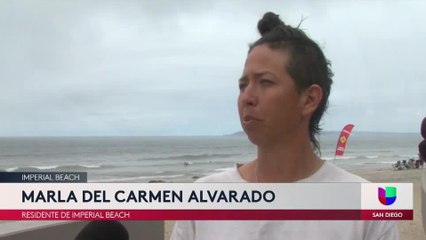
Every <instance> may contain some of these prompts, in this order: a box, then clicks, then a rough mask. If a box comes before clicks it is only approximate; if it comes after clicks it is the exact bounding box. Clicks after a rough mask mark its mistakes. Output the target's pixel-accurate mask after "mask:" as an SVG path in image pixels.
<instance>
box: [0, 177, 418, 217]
mask: <svg viewBox="0 0 426 240" xmlns="http://www.w3.org/2000/svg"><path fill="white" fill-rule="evenodd" d="M0 193H1V195H0V220H412V219H413V184H412V183H274V184H269V183H258V184H247V183H67V184H60V183H51V184H50V183H49V184H45V183H44V184H38V183H25V184H24V183H2V184H0Z"/></svg>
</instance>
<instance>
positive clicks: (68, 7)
mask: <svg viewBox="0 0 426 240" xmlns="http://www.w3.org/2000/svg"><path fill="white" fill-rule="evenodd" d="M266 11H274V12H276V13H277V14H279V15H280V16H281V18H282V19H283V20H284V21H285V22H286V23H287V24H290V25H293V26H297V24H298V23H299V22H300V20H301V18H305V20H304V21H303V23H302V26H301V28H302V29H304V30H305V31H306V32H307V34H308V35H309V36H311V37H312V38H313V39H314V40H316V41H317V42H318V43H319V45H320V46H321V47H322V48H323V50H324V53H325V54H326V56H327V58H328V59H329V60H330V61H331V62H332V69H333V72H334V74H335V76H334V84H333V86H332V92H331V95H330V105H329V109H328V111H327V113H326V114H325V116H324V118H323V121H322V127H323V129H324V130H325V131H339V130H340V129H341V128H342V127H343V126H344V125H345V124H347V123H353V124H355V129H354V130H355V131H368V132H419V128H420V123H421V121H422V119H423V118H424V117H425V116H426V107H425V103H426V100H425V96H424V92H425V90H426V81H425V80H423V79H422V78H424V77H425V76H426V69H425V68H424V67H422V65H423V64H422V63H423V62H424V60H423V58H424V56H426V46H423V44H424V42H426V29H425V28H424V27H423V26H422V23H423V22H425V20H426V16H424V14H423V13H424V12H425V11H426V2H424V1H402V0H399V1H397V0H394V1H321V2H318V1H274V2H272V1H271V2H259V1H208V0H206V1H179V2H177V1H171V0H164V1H155V2H154V1H81V0H80V1H47V0H36V1H30V0H17V1H12V0H4V1H0V52H1V54H0V86H1V94H0V111H1V112H2V113H3V114H2V117H1V118H0V125H1V126H2V127H1V128H0V136H144V135H146V136H153V135H156V136H157V135H158V136H171V135H224V134H231V133H234V132H238V131H240V130H241V126H240V124H239V119H238V114H237V104H236V99H237V95H238V78H239V76H240V74H241V71H242V67H243V63H244V60H245V57H246V54H247V49H248V44H249V43H251V42H253V41H255V40H256V39H257V38H258V37H259V34H258V33H257V31H256V25H257V21H258V20H259V19H260V18H261V17H262V15H263V13H265V12H266Z"/></svg>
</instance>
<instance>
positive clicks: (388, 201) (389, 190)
mask: <svg viewBox="0 0 426 240" xmlns="http://www.w3.org/2000/svg"><path fill="white" fill-rule="evenodd" d="M378 197H379V201H380V202H381V203H382V204H383V205H386V206H389V205H392V204H393V203H394V202H395V201H396V187H385V188H381V187H379V196H378Z"/></svg>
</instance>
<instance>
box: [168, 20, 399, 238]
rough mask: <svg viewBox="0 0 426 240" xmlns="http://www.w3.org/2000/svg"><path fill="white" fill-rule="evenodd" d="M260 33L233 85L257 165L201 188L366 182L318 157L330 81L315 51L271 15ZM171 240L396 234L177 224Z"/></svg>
mask: <svg viewBox="0 0 426 240" xmlns="http://www.w3.org/2000/svg"><path fill="white" fill-rule="evenodd" d="M258 30H259V32H260V34H261V38H260V39H258V40H257V41H256V42H254V43H253V44H252V45H251V46H250V48H249V51H248V55H247V59H246V61H245V64H244V69H243V72H242V75H241V77H240V79H239V81H238V82H239V89H240V93H239V96H238V111H239V116H240V121H241V125H242V127H243V129H244V131H245V133H246V134H247V136H248V138H249V140H250V141H251V142H252V143H253V144H255V145H256V146H257V158H256V159H254V160H252V161H250V162H248V163H246V164H237V165H236V166H235V167H234V168H232V169H230V170H228V171H225V172H221V173H217V174H214V175H211V176H207V177H204V178H201V179H199V180H198V182H246V183H292V182H366V180H365V179H363V178H361V177H359V176H356V175H353V174H351V173H348V172H346V171H344V170H343V169H340V168H338V167H336V166H335V165H333V164H330V163H327V162H325V161H324V160H322V159H321V158H320V157H319V156H318V154H319V152H320V148H319V141H318V139H317V134H318V133H319V131H320V127H319V123H320V120H321V117H322V115H323V114H324V112H325V110H326V108H327V105H328V97H329V94H330V89H331V84H332V76H333V74H332V71H331V69H330V64H329V62H328V60H327V59H326V58H325V56H324V54H323V52H322V50H321V49H320V47H319V46H318V45H317V44H316V43H315V42H314V41H313V40H312V39H310V38H309V37H308V36H307V35H306V34H305V33H304V32H303V31H302V30H301V29H299V28H298V27H297V28H294V27H291V26H289V25H286V24H285V23H284V22H283V21H282V20H281V19H280V18H279V16H278V15H276V14H275V13H272V12H268V13H266V14H265V15H264V16H263V18H262V19H261V20H260V21H259V22H258ZM313 201H314V200H313ZM171 239H172V240H195V239H197V240H206V239H232V240H237V239H244V240H247V239H268V240H274V239H287V240H292V239H294V240H296V239H297V240H300V239H339V240H345V239H351V240H355V239H357V240H358V239H365V240H374V239H376V240H377V239H380V240H394V239H398V232H397V228H396V225H395V223H394V222H385V221H179V222H177V223H176V225H175V228H174V230H173V233H172V237H171Z"/></svg>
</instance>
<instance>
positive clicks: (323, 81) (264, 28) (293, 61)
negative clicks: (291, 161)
mask: <svg viewBox="0 0 426 240" xmlns="http://www.w3.org/2000/svg"><path fill="white" fill-rule="evenodd" d="M257 28H258V30H259V33H260V34H261V38H260V39H259V40H257V41H256V42H254V43H253V44H251V45H250V49H249V52H250V51H251V50H252V49H253V48H254V47H256V46H259V45H262V44H267V45H268V47H270V48H271V49H280V50H285V51H286V52H287V53H288V56H289V62H288V65H287V66H286V70H287V72H288V73H289V74H290V76H291V77H292V78H293V79H294V81H295V84H296V88H297V90H298V91H299V92H301V91H303V90H305V89H307V88H308V87H309V86H311V85H313V84H318V85H319V86H320V87H321V89H322V92H323V97H322V99H321V102H320V104H319V105H318V107H317V109H316V110H315V111H314V113H313V114H312V117H311V119H310V121H309V137H310V140H311V143H312V145H313V147H314V150H316V151H318V152H320V146H319V141H318V139H317V138H316V136H317V135H318V133H319V132H320V131H321V128H320V126H319V123H320V120H321V117H322V115H323V114H324V112H325V110H326V109H327V106H328V96H329V95H330V88H331V84H332V83H333V80H332V77H333V72H332V71H331V68H330V66H331V64H330V62H329V61H328V60H327V59H326V58H325V56H324V54H323V52H322V50H321V48H320V47H319V46H318V44H316V43H315V42H314V41H313V40H312V39H310V38H309V37H308V36H307V35H306V34H305V33H304V32H303V31H302V30H301V29H299V28H298V27H297V28H294V27H291V26H289V25H286V24H285V23H284V22H283V21H281V19H280V18H279V16H278V15H277V14H275V13H272V12H267V13H265V15H264V16H263V18H262V19H261V20H259V23H258V24H257Z"/></svg>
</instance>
